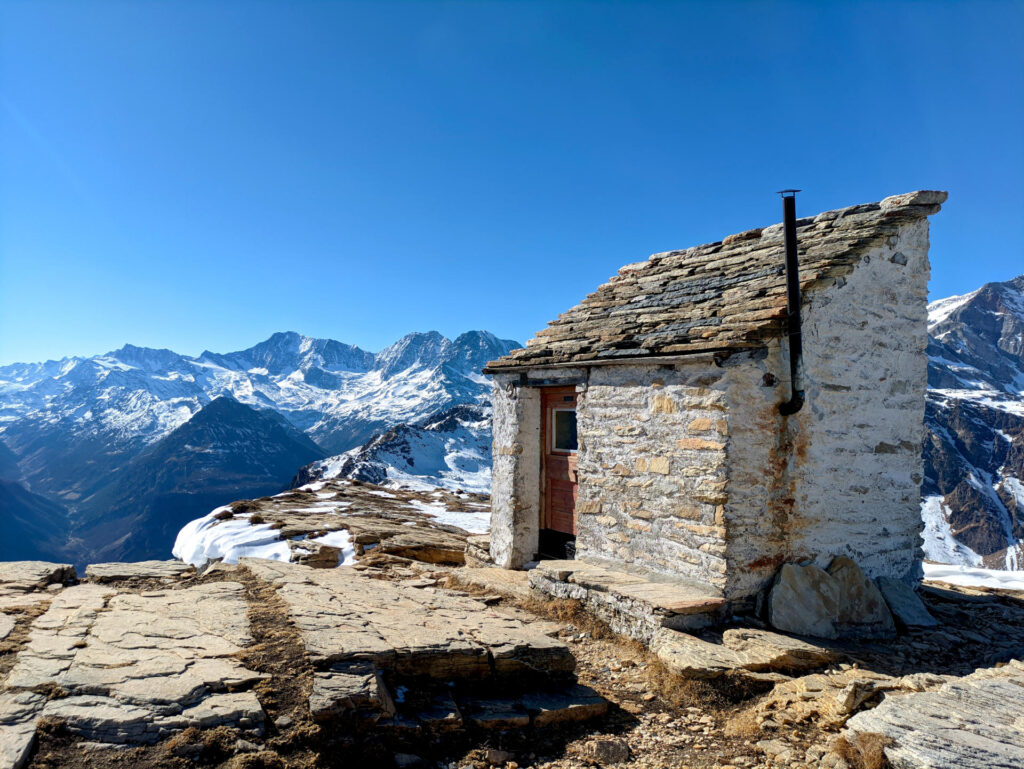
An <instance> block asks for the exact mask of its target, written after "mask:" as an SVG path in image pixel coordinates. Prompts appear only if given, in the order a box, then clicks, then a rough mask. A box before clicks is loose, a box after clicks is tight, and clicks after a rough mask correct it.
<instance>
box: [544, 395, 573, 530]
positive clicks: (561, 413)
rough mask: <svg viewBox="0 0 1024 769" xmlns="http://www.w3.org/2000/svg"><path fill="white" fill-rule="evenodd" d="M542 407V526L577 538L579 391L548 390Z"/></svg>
mask: <svg viewBox="0 0 1024 769" xmlns="http://www.w3.org/2000/svg"><path fill="white" fill-rule="evenodd" d="M541 403H542V406H543V415H544V421H543V429H542V431H541V432H542V433H543V434H542V436H541V437H542V440H543V441H544V451H543V457H544V458H543V467H542V471H543V473H542V475H543V483H544V518H543V521H542V524H541V526H542V527H543V528H546V529H554V530H555V531H560V532H562V533H563V534H572V535H573V536H575V535H576V449H577V436H576V388H575V387H545V388H544V389H543V391H542V399H541Z"/></svg>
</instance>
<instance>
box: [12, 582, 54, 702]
mask: <svg viewBox="0 0 1024 769" xmlns="http://www.w3.org/2000/svg"><path fill="white" fill-rule="evenodd" d="M48 608H50V602H49V601H40V602H39V603H36V604H32V605H30V606H17V607H13V608H8V609H4V613H5V614H6V615H7V616H9V617H11V618H12V619H13V620H14V629H13V630H12V631H11V632H10V633H8V635H7V638H5V639H4V640H3V641H0V683H3V680H4V678H6V677H7V674H8V673H10V672H11V668H13V667H14V660H15V657H16V656H17V653H18V650H19V649H21V647H22V646H24V645H25V642H26V641H28V634H29V631H30V630H31V629H32V621H33V620H34V619H35V618H36V617H39V616H41V615H42V614H43V613H45V612H46V610H47V609H48Z"/></svg>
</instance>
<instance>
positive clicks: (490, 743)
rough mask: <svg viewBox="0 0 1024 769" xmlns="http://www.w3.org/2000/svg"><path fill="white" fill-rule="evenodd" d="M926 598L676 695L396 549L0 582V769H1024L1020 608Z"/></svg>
mask: <svg viewBox="0 0 1024 769" xmlns="http://www.w3.org/2000/svg"><path fill="white" fill-rule="evenodd" d="M405 528H407V529H412V528H414V527H405ZM922 597H923V600H924V603H925V605H926V607H927V609H928V611H929V612H931V613H932V615H934V616H935V617H936V618H937V619H939V620H940V625H939V626H938V627H935V628H921V629H915V630H907V629H904V630H902V631H901V632H900V633H899V634H898V635H896V636H895V637H892V638H890V639H888V640H885V641H873V642H864V641H862V642H857V643H854V642H841V641H830V642H827V643H823V642H821V641H811V640H807V639H804V640H800V639H792V638H790V637H788V636H784V635H782V634H779V633H774V632H772V631H770V630H768V629H767V628H765V627H763V626H761V625H760V623H758V622H756V621H752V620H749V619H748V620H747V621H745V622H744V623H742V624H738V623H733V626H731V627H729V628H726V629H725V631H724V632H723V631H721V630H719V631H716V632H715V633H711V632H705V633H702V634H700V636H699V637H698V635H693V636H692V639H693V640H692V641H687V642H686V644H684V646H685V645H689V646H690V647H691V648H692V649H693V650H695V651H692V652H690V653H688V656H687V657H686V659H687V660H688V664H689V665H690V667H691V668H692V669H691V670H690V671H689V676H687V677H683V676H680V675H679V674H678V673H677V672H675V671H674V670H673V669H672V668H671V667H670V666H669V665H667V664H666V662H665V658H664V657H658V656H655V655H652V654H651V653H650V652H649V651H647V649H646V648H645V647H643V646H641V645H640V644H639V643H637V642H636V641H632V640H629V639H626V638H623V637H621V636H616V635H614V634H613V633H612V632H611V631H610V630H609V629H608V627H607V626H605V625H603V624H602V623H600V622H599V621H597V620H595V619H593V618H592V616H591V615H589V614H587V613H586V612H584V611H583V610H582V609H581V607H580V605H579V604H576V603H574V602H572V601H564V600H552V599H550V598H549V597H545V596H542V595H540V594H538V593H535V592H533V591H531V589H530V587H529V582H528V580H527V575H526V574H525V573H515V572H503V571H498V570H493V569H483V568H465V567H459V566H455V565H451V564H441V563H425V562H422V561H417V560H413V559H411V558H409V557H407V556H403V555H399V554H397V553H385V552H381V549H380V548H374V549H372V550H370V551H368V552H366V553H364V555H363V557H362V558H361V560H360V561H359V562H358V563H357V564H356V565H355V566H351V567H340V568H333V569H315V568H311V567H310V566H308V565H304V564H295V563H287V562H284V563H282V562H273V561H266V560H255V559H253V560H248V559H243V560H242V562H241V563H240V564H239V565H237V566H229V565H215V566H214V567H212V568H210V569H208V570H206V571H205V572H204V573H202V574H198V573H196V571H195V570H194V569H192V568H190V567H186V566H184V565H182V564H180V563H176V562H147V563H141V564H106V565H97V566H93V567H91V568H90V569H89V572H88V574H87V579H85V580H83V581H81V582H78V581H77V580H76V579H75V575H74V573H73V571H72V570H70V569H69V568H67V567H61V566H55V565H52V564H41V563H24V562H23V563H19V564H0V767H3V769H7V767H9V766H22V765H26V766H31V767H40V768H41V767H53V768H54V769H56V768H57V767H70V768H71V769H75V768H76V767H87V766H88V767H100V768H103V767H171V768H172V769H173V768H174V767H187V766H188V767H191V766H201V767H224V768H225V769H226V768H227V767H232V768H233V769H242V768H243V767H248V768H255V767H335V766H337V767H343V766H352V767H361V766H381V767H389V766H397V767H415V766H421V767H445V768H447V767H456V768H458V767H471V766H472V767H475V768H477V769H480V768H482V767H491V766H500V767H506V769H514V768H515V767H520V768H525V767H537V768H538V769H539V768H541V767H544V768H546V769H582V768H583V767H591V766H616V765H621V766H633V767H651V768H652V769H653V767H700V768H701V769H712V768H714V767H717V768H718V769H724V767H818V766H824V767H832V768H833V769H842V768H843V767H844V766H851V767H881V766H885V765H886V758H885V755H884V753H883V751H886V750H887V751H888V753H889V755H890V756H891V757H892V758H893V761H894V762H895V763H894V765H895V766H899V767H903V766H914V767H917V766H921V767H923V766H979V767H980V766H986V767H988V766H995V767H1015V766H1016V767H1019V766H1022V765H1024V738H1022V737H1021V734H1022V733H1024V730H1022V729H1021V726H1022V723H1021V717H1020V713H1021V712H1024V667H1022V666H1021V665H1020V664H1019V663H1017V662H1011V660H1015V659H1017V660H1019V659H1022V658H1024V597H1022V596H1021V595H1020V594H1013V593H1007V592H1000V591H991V590H975V589H970V588H954V587H951V586H942V585H928V586H926V587H925V589H924V591H923V596H922ZM679 636H680V637H682V639H683V640H685V639H686V638H690V636H685V634H679ZM701 644H704V646H702V645H701ZM709 645H711V646H714V647H715V648H718V649H721V650H722V651H723V654H722V655H720V656H719V657H718V658H717V661H716V660H710V661H709V658H708V657H707V648H708V646H709ZM701 660H704V661H703V662H700V661H701ZM723 660H724V661H723ZM736 660H742V661H744V662H743V664H742V665H739V664H738V663H736ZM751 660H755V661H757V664H751ZM765 660H767V662H765ZM678 669H679V668H678V667H676V670H678ZM976 671H977V672H976Z"/></svg>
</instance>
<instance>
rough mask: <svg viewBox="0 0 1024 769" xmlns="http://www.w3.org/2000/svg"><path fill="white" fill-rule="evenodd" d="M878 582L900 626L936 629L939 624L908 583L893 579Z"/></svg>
mask: <svg viewBox="0 0 1024 769" xmlns="http://www.w3.org/2000/svg"><path fill="white" fill-rule="evenodd" d="M876 582H877V583H878V589H879V590H880V591H881V592H882V597H883V598H885V602H886V603H887V604H889V610H890V611H891V612H892V613H893V616H894V617H895V618H896V621H897V622H899V624H901V625H902V626H904V627H936V626H937V625H938V624H939V621H938V620H937V619H935V617H933V616H932V615H931V614H930V613H929V611H928V609H926V608H925V606H924V602H923V601H921V599H920V597H919V596H918V595H917V593H916V592H914V589H913V588H912V587H911V586H910V585H908V584H907V583H906V582H904V581H903V580H899V579H893V578H892V577H879V578H878V579H877V580H876Z"/></svg>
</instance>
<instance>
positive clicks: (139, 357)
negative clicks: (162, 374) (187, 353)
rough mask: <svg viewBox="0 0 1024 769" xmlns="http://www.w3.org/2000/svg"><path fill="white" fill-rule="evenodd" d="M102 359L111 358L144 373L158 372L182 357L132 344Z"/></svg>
mask: <svg viewBox="0 0 1024 769" xmlns="http://www.w3.org/2000/svg"><path fill="white" fill-rule="evenodd" d="M100 357H103V358H113V359H114V360H116V361H119V362H121V363H124V364H125V365H127V366H131V367H133V368H139V369H143V370H144V371H160V370H162V369H166V368H168V367H170V366H173V365H175V364H176V363H178V362H179V361H180V360H181V358H182V356H181V355H179V354H178V353H176V352H174V351H173V350H168V349H167V348H164V347H161V348H154V347H139V346H137V345H134V344H126V345H124V346H123V347H121V348H120V349H118V350H114V351H112V352H108V353H107V354H106V355H102V356H100Z"/></svg>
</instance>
